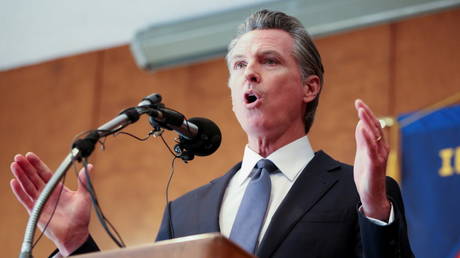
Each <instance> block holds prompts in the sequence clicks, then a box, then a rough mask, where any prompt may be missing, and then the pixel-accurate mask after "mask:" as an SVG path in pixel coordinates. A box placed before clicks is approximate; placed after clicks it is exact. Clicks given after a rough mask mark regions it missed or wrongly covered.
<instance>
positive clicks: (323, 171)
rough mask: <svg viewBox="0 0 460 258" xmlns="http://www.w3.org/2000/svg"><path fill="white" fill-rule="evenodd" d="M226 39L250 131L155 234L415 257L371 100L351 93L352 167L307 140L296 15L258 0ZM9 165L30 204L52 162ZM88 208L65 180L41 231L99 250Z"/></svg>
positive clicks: (23, 159)
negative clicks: (232, 161)
mask: <svg viewBox="0 0 460 258" xmlns="http://www.w3.org/2000/svg"><path fill="white" fill-rule="evenodd" d="M228 50H229V51H228V54H227V63H228V69H229V71H230V78H229V80H228V86H229V88H230V90H231V97H232V105H233V112H234V113H235V115H236V117H237V119H238V121H239V123H240V125H241V127H242V129H243V130H244V131H245V132H246V134H247V137H248V143H247V145H246V147H245V150H244V156H243V159H242V162H241V163H238V164H236V165H235V166H234V167H233V168H231V169H230V171H229V172H227V173H226V174H225V175H223V176H222V177H220V178H217V179H215V180H213V181H212V182H211V183H209V184H207V185H204V186H202V187H200V188H198V189H196V190H194V191H191V192H190V193H187V194H185V195H184V196H182V197H180V198H178V199H177V200H175V201H173V202H171V203H169V204H168V207H166V209H165V214H164V217H163V221H162V224H161V227H160V231H159V233H158V236H157V240H164V239H170V238H175V237H183V236H188V235H194V234H201V233H208V232H221V233H222V234H223V235H225V236H227V237H228V238H230V239H231V240H232V241H234V242H235V243H237V244H238V245H240V246H241V247H242V248H244V249H245V250H246V251H248V252H250V253H253V254H255V255H256V256H259V257H413V254H412V251H411V249H410V245H409V241H408V239H407V231H406V221H405V217H404V207H403V203H402V199H401V195H400V191H399V188H398V185H397V184H396V183H395V182H394V181H393V180H391V179H390V178H387V177H386V176H385V168H386V162H387V156H388V146H387V144H386V143H385V141H384V139H383V138H382V137H383V132H382V130H381V128H380V125H379V122H378V121H377V119H376V118H375V116H374V115H373V113H372V111H371V110H370V109H369V107H368V106H367V105H366V104H364V103H363V102H362V101H361V100H357V101H356V102H355V107H356V111H357V115H358V117H359V122H358V124H357V126H356V133H355V138H356V146H357V150H356V157H355V162H354V167H351V166H349V165H345V164H343V163H340V162H338V161H335V160H334V159H332V158H331V157H329V156H328V155H327V154H326V153H324V152H316V153H315V152H313V150H312V147H311V146H310V143H309V140H308V136H307V135H308V132H309V130H310V127H311V126H312V123H313V120H314V115H315V110H316V107H317V105H318V100H319V95H320V92H321V88H322V85H323V72H324V70H323V66H322V63H321V58H320V55H319V53H318V51H317V49H316V47H315V45H314V44H313V42H312V40H311V39H310V37H309V35H308V33H307V32H306V30H305V28H304V27H303V26H302V24H301V23H300V22H299V21H298V20H297V19H296V18H294V17H291V16H288V15H286V14H284V13H282V12H273V11H269V10H261V11H258V12H256V13H254V14H252V15H251V16H250V17H248V18H247V19H246V21H245V22H244V23H243V24H242V25H241V26H240V27H239V31H238V34H237V36H236V37H235V38H234V39H233V40H232V41H231V42H230V45H229V49H228ZM331 137H333V136H331ZM11 170H12V172H13V174H14V176H15V178H14V179H13V180H11V188H12V190H13V192H14V194H15V195H16V197H17V198H18V200H19V201H20V202H21V203H22V204H23V205H24V206H25V207H26V209H28V210H31V208H32V207H33V203H34V201H35V200H36V198H37V196H38V193H39V191H40V190H41V189H42V188H43V185H44V184H45V183H46V182H47V181H48V180H49V178H50V175H51V172H50V170H49V169H48V168H47V167H46V165H45V164H44V163H43V162H42V161H41V160H40V159H39V158H38V157H37V156H36V155H35V154H32V153H28V154H26V155H25V156H22V155H17V156H16V157H15V159H14V161H13V163H12V164H11ZM80 173H81V174H80V178H81V181H82V183H85V182H86V181H85V178H84V176H83V174H82V172H80ZM51 198H52V197H51ZM51 203H52V201H51ZM51 206H52V205H48V207H45V210H44V215H43V216H42V217H43V218H42V219H41V221H40V224H41V227H43V226H44V223H46V221H47V218H49V216H50V214H51V212H52V208H53V207H51ZM90 209H91V204H90V199H89V195H88V193H87V192H86V190H85V188H84V187H83V186H80V187H79V188H78V189H77V191H74V192H73V191H70V190H68V189H67V188H66V189H64V191H63V193H62V196H61V202H60V203H59V205H58V209H57V211H56V213H55V214H54V218H53V220H52V222H51V224H50V225H49V226H48V228H47V230H46V232H45V234H46V235H47V236H48V237H49V238H50V239H51V240H52V241H53V242H54V243H55V244H56V246H57V247H58V250H59V253H60V255H63V256H68V255H71V254H76V253H83V252H90V251H96V250H97V246H96V244H95V243H94V242H93V240H92V239H91V237H90V236H89V232H88V224H89V217H90V216H89V215H90Z"/></svg>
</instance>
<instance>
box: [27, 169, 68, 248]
mask: <svg viewBox="0 0 460 258" xmlns="http://www.w3.org/2000/svg"><path fill="white" fill-rule="evenodd" d="M65 177H66V175H64V177H63V178H62V182H61V189H60V190H59V195H58V198H57V200H56V203H55V204H54V208H53V211H52V212H51V215H50V217H49V219H48V221H47V222H46V224H45V226H44V227H43V230H42V231H41V233H40V235H39V236H38V238H37V240H35V242H34V243H33V245H32V249H33V248H35V245H37V244H38V242H39V241H40V239H41V238H42V237H43V235H44V233H45V231H46V229H47V228H48V225H49V224H50V222H51V220H52V219H53V217H54V213H55V212H56V209H57V206H58V204H59V200H60V199H61V195H62V191H63V190H64V183H65ZM42 214H43V213H42ZM40 216H41V215H40Z"/></svg>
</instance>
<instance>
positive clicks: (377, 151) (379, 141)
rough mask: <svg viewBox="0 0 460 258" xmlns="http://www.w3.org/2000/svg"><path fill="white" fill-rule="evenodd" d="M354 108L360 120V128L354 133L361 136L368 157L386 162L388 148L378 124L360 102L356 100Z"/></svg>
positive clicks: (371, 113) (368, 109)
mask: <svg viewBox="0 0 460 258" xmlns="http://www.w3.org/2000/svg"><path fill="white" fill-rule="evenodd" d="M355 108H356V110H357V112H358V117H359V119H360V122H359V124H358V125H359V126H358V127H360V128H358V127H357V131H356V132H357V134H358V133H360V134H362V136H363V139H364V142H365V143H366V145H367V146H368V149H369V154H370V156H371V157H372V158H374V159H379V161H382V158H383V159H385V160H386V157H387V156H388V151H389V147H388V145H387V143H386V142H385V140H384V139H383V136H384V134H383V130H382V128H381V126H380V122H379V121H378V120H377V118H376V117H375V115H374V114H373V112H372V110H371V109H370V108H369V107H368V106H367V105H366V104H365V103H364V102H363V101H362V100H359V99H358V100H356V101H355ZM357 140H358V135H357Z"/></svg>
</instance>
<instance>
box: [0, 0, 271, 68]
mask: <svg viewBox="0 0 460 258" xmlns="http://www.w3.org/2000/svg"><path fill="white" fill-rule="evenodd" d="M268 1H269V0H232V1H229V0H193V1H187V0H163V1H158V0H130V1H121V0H79V1H70V0H40V1H27V0H0V70H7V69H11V68H15V67H19V66H24V65H29V64H33V63H38V62H43V61H46V60H50V59H54V58H58V57H62V56H68V55H73V54H77V53H82V52H86V51H90V50H96V49H102V48H107V47H111V46H117V45H122V44H127V43H128V42H129V41H130V40H131V39H132V37H133V36H134V33H135V31H137V30H138V29H140V28H143V27H145V26H147V25H153V24H159V23H164V22H168V21H172V20H177V19H183V18H186V17H191V16H197V15H203V14H208V13H211V12H216V11H222V10H226V9H232V8H236V7H241V6H245V5H253V4H256V3H261V2H268Z"/></svg>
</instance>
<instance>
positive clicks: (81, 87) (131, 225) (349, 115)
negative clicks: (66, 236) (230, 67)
mask: <svg viewBox="0 0 460 258" xmlns="http://www.w3.org/2000/svg"><path fill="white" fill-rule="evenodd" d="M459 26H460V9H456V10H450V11H446V12H442V13H437V14H433V15H429V16H423V17H417V18H413V19H410V20H405V21H401V22H397V23H393V24H389V25H381V26H377V27H372V28H366V29H361V30H356V31H353V32H348V33H344V34H340V35H335V36H330V37H326V38H322V39H318V40H316V42H317V45H318V47H319V49H320V52H321V54H322V56H323V60H324V64H325V68H326V74H325V78H326V83H325V86H324V91H323V93H322V96H321V101H320V106H319V111H318V116H317V118H316V122H315V125H314V127H313V129H312V133H311V135H310V137H311V141H312V143H313V146H314V148H315V149H325V150H327V152H328V153H330V154H332V155H333V156H335V157H336V158H337V159H340V160H343V161H345V162H349V163H351V162H353V157H354V148H355V144H354V126H355V123H356V121H357V119H356V115H355V112H354V109H353V100H354V99H355V98H362V99H364V100H365V101H366V102H368V103H369V104H370V105H371V106H372V108H373V109H374V111H375V113H377V114H378V115H396V114H399V113H401V112H408V111H412V110H416V109H418V108H421V107H424V106H427V105H429V104H432V103H434V102H436V101H439V100H441V99H443V98H445V97H447V96H449V95H451V94H453V93H454V92H458V91H460V73H459V72H458V71H459V67H460V63H459V62H460V61H459V60H460V48H459V46H460V34H459V33H458V28H459ZM226 81H227V71H226V67H225V63H224V60H223V59H217V60H213V61H209V62H205V63H201V64H196V65H191V66H185V67H178V68H174V69H168V70H162V71H159V72H155V73H147V72H144V71H141V70H139V69H138V68H137V67H136V66H135V64H134V61H133V59H132V57H131V54H130V52H129V49H128V47H127V46H123V47H119V48H114V49H107V50H101V51H97V52H92V53H87V54H82V55H78V56H73V57H69V58H62V59H58V60H55V61H50V62H46V63H42V64H39V65H33V66H28V67H24V68H19V69H14V70H10V71H5V72H1V73H0V89H1V92H2V101H0V114H1V119H2V123H1V127H0V132H1V133H2V134H1V135H0V139H1V143H2V147H1V152H0V154H1V155H0V165H1V167H2V170H1V171H2V173H1V174H0V182H1V183H2V184H1V185H2V187H0V191H1V195H0V198H1V205H2V213H1V220H0V221H1V222H0V228H1V229H2V231H1V233H0V241H1V243H2V246H3V248H2V249H3V250H2V251H3V254H2V256H4V257H13V256H15V255H17V253H18V251H19V249H20V243H21V241H22V236H23V232H24V227H25V224H26V221H27V216H26V213H25V211H24V209H23V208H22V207H21V206H20V205H19V204H18V203H17V202H16V201H15V199H14V197H13V196H12V194H11V192H10V190H9V186H8V181H9V180H10V178H11V174H10V172H9V169H8V167H9V163H10V162H11V160H12V158H13V156H14V154H15V153H25V152H27V151H34V152H36V153H37V154H39V155H40V156H41V157H42V158H43V159H44V160H46V161H47V162H48V164H49V165H50V167H51V168H52V169H55V168H56V167H57V165H58V163H59V162H60V160H61V159H62V158H63V157H64V156H65V155H66V153H67V152H68V150H69V145H70V143H71V142H72V138H73V137H74V136H75V135H76V134H77V133H79V132H82V131H85V130H88V129H90V128H95V127H96V126H98V125H100V124H102V123H103V122H105V121H107V120H109V119H111V118H112V117H114V116H115V115H116V114H117V113H118V112H119V111H120V110H122V109H123V108H126V107H129V106H132V105H135V104H136V103H138V102H139V100H140V98H142V97H143V96H145V95H148V94H150V93H152V92H158V93H161V94H162V95H163V99H164V102H165V103H166V104H167V105H168V106H170V107H173V108H175V109H177V110H180V111H182V112H184V113H185V114H186V115H187V116H189V117H193V116H203V117H208V118H210V119H212V120H214V121H216V122H217V123H218V124H219V126H220V128H221V129H222V133H223V142H222V146H221V148H220V149H219V150H218V151H217V153H216V154H214V155H213V156H212V157H205V158H197V159H196V160H194V161H192V162H191V163H189V164H183V163H182V162H180V161H179V162H177V163H176V165H177V166H176V172H175V177H174V179H173V183H172V188H171V196H172V198H175V197H177V196H179V195H180V194H183V193H184V192H186V191H189V190H191V189H193V188H195V187H197V186H199V185H202V184H205V183H207V182H208V181H209V180H211V179H212V178H214V177H217V176H219V175H221V174H223V172H225V171H226V170H227V169H228V168H229V167H230V166H232V165H233V164H234V163H235V162H237V161H239V159H240V158H241V153H242V149H243V146H244V144H245V141H246V138H245V135H244V133H243V132H242V131H241V129H239V126H238V124H237V122H236V120H235V118H234V117H233V114H232V112H231V106H230V97H229V91H228V89H227V87H226ZM149 130H150V126H149V124H148V122H147V121H146V119H145V118H143V119H141V121H140V122H138V123H137V124H135V125H133V126H130V127H129V128H128V129H127V131H129V132H132V133H135V134H136V135H141V136H142V135H145V134H146V133H147V132H148V131H149ZM166 135H167V138H168V139H170V140H171V139H172V138H173V137H174V136H175V134H174V133H170V132H168V133H166ZM91 160H92V162H93V163H94V164H95V166H96V170H95V177H94V180H95V186H96V189H97V193H98V197H99V199H100V202H101V204H102V208H103V210H104V211H105V213H106V215H107V217H108V218H109V219H110V220H111V222H113V223H114V224H115V225H116V227H117V229H118V230H119V232H120V233H121V234H122V236H123V237H124V240H125V242H126V243H127V244H128V245H135V244H140V243H146V242H150V241H152V240H153V239H154V237H155V234H156V231H157V229H158V226H159V223H160V220H161V216H162V210H163V206H164V203H165V200H164V199H165V197H164V190H165V184H166V181H167V177H168V169H169V167H170V161H171V155H170V154H169V153H168V152H167V151H166V150H165V147H164V146H163V144H162V143H161V141H160V140H159V139H151V140H149V141H147V142H137V141H135V140H133V139H131V138H129V137H127V136H124V135H120V136H117V137H116V138H114V137H109V138H108V139H107V141H106V150H105V151H101V150H97V151H96V152H95V153H94V155H93V156H92V157H91ZM67 181H68V182H70V185H72V186H73V185H74V184H75V179H74V174H73V172H71V173H70V174H69V175H68V177H67ZM91 232H92V234H93V235H94V237H95V239H96V240H97V242H98V243H99V244H100V246H101V247H103V248H105V249H110V248H114V245H113V244H112V243H111V242H110V241H109V239H108V237H106V236H105V234H104V232H103V231H102V229H101V227H100V226H99V224H98V222H97V221H96V220H95V219H93V222H92V225H91ZM51 249H52V245H51V244H50V243H49V241H47V240H43V241H42V242H41V243H40V244H39V246H38V247H37V248H36V249H35V251H34V254H35V256H36V257H44V256H46V254H48V253H49V252H50V250H51Z"/></svg>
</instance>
